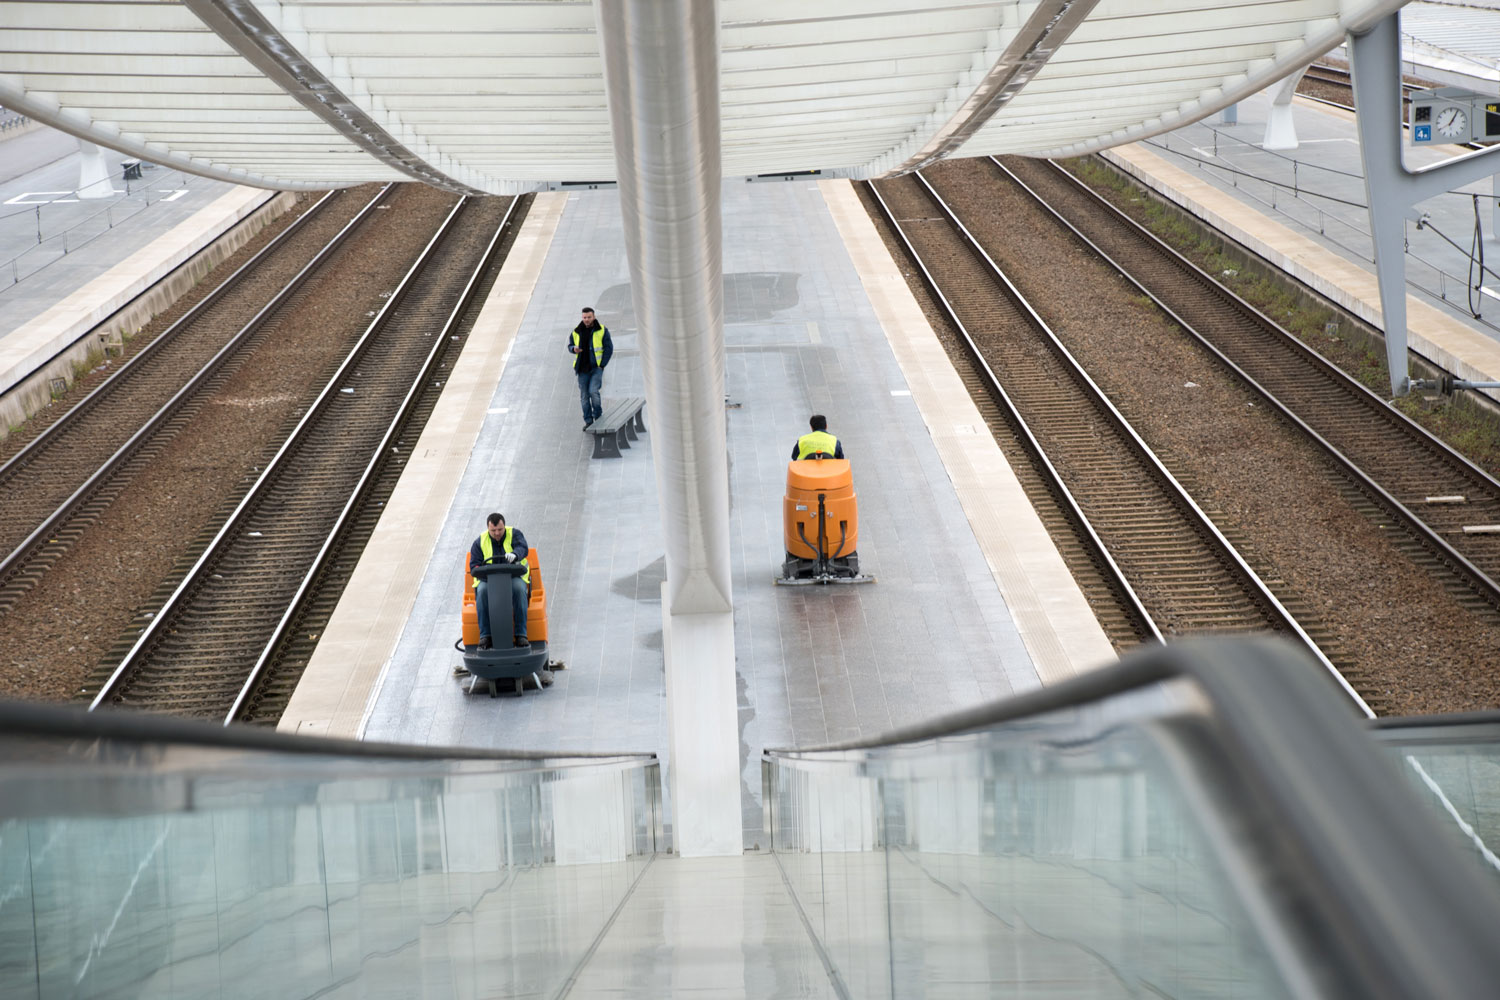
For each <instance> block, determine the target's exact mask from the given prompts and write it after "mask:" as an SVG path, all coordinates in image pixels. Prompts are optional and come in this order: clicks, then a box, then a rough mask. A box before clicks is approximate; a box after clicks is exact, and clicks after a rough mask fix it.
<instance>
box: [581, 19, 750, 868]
mask: <svg viewBox="0 0 1500 1000" xmlns="http://www.w3.org/2000/svg"><path fill="white" fill-rule="evenodd" d="M595 12H596V14H595V16H596V18H597V21H598V28H599V42H600V51H601V53H602V55H603V59H604V80H605V91H606V94H607V96H608V100H609V115H610V127H611V131H612V133H613V137H614V146H615V165H616V169H617V176H618V179H619V191H620V208H621V214H622V215H623V217H624V226H625V250H626V254H627V257H628V258H629V263H630V277H631V294H632V297H633V299H634V302H635V315H636V321H637V325H638V327H639V329H640V346H641V363H642V369H643V372H644V374H645V383H646V399H647V413H648V416H647V419H648V420H649V421H650V422H651V452H652V456H653V462H654V464H655V471H656V488H657V494H658V498H659V501H660V504H661V519H662V535H663V547H664V548H665V550H666V559H665V562H666V570H667V579H666V583H665V584H664V585H663V587H662V648H663V651H664V656H665V659H666V674H667V715H668V726H669V730H670V732H669V735H668V752H669V757H670V759H669V761H668V768H669V780H670V782H671V790H672V810H673V841H674V846H675V847H676V849H677V851H678V853H680V854H683V855H727V854H739V853H740V852H741V850H742V836H743V835H742V833H741V822H740V776H739V721H738V712H737V706H736V696H735V671H734V606H733V600H732V594H731V590H730V573H729V463H728V459H727V456H726V454H725V418H724V302H723V296H724V279H723V247H722V236H721V222H720V215H719V186H720V177H721V174H722V170H721V167H720V145H719V144H720V137H719V132H720V129H719V5H718V3H717V2H708V0H600V2H599V3H598V4H596V5H595Z"/></svg>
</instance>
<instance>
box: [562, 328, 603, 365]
mask: <svg viewBox="0 0 1500 1000" xmlns="http://www.w3.org/2000/svg"><path fill="white" fill-rule="evenodd" d="M599 329H603V330H604V362H603V363H602V364H600V365H599V367H600V368H601V369H603V368H608V367H609V359H610V358H611V357H612V356H613V355H614V353H615V345H614V344H613V343H612V342H611V341H610V339H609V328H608V327H601V326H600V325H599V321H598V320H597V319H596V320H594V322H593V323H592V324H591V325H589V326H585V325H584V324H582V323H579V324H578V325H577V326H575V327H573V330H572V333H569V334H568V339H567V342H566V343H565V344H564V345H563V346H564V347H565V348H566V349H567V351H568V353H569V354H571V355H572V356H573V359H574V360H573V370H574V371H575V372H577V373H578V374H580V375H582V374H584V373H585V372H591V371H593V370H594V350H593V347H594V331H595V330H599ZM574 333H576V334H578V346H579V347H581V348H583V350H582V351H580V352H579V353H578V354H573V334H574Z"/></svg>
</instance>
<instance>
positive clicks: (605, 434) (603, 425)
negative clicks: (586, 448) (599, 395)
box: [589, 396, 646, 458]
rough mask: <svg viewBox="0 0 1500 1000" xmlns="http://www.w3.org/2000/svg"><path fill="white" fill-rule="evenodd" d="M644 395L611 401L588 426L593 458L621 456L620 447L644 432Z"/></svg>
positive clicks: (625, 446)
mask: <svg viewBox="0 0 1500 1000" xmlns="http://www.w3.org/2000/svg"><path fill="white" fill-rule="evenodd" d="M645 409H646V397H645V396H630V397H628V398H626V399H617V400H615V401H614V402H613V403H611V404H610V405H609V406H608V407H607V408H606V409H605V411H604V412H603V413H601V414H600V415H599V419H598V420H595V421H594V422H593V424H592V425H590V427H589V433H590V434H592V435H594V454H593V457H594V458H623V457H624V456H623V455H621V454H620V450H621V449H622V448H629V447H630V442H632V441H635V440H637V439H638V437H639V435H640V434H644V433H645V432H646V421H645V417H644V414H645Z"/></svg>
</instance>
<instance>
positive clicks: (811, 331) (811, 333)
mask: <svg viewBox="0 0 1500 1000" xmlns="http://www.w3.org/2000/svg"><path fill="white" fill-rule="evenodd" d="M807 339H808V340H810V341H812V342H813V343H814V344H821V343H822V342H823V338H822V337H820V336H819V335H818V324H816V323H814V322H813V321H812V320H808V321H807Z"/></svg>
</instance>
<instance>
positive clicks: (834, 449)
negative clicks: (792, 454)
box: [797, 431, 839, 460]
mask: <svg viewBox="0 0 1500 1000" xmlns="http://www.w3.org/2000/svg"><path fill="white" fill-rule="evenodd" d="M838 448H839V439H838V438H836V437H834V436H833V435H832V434H830V433H828V432H827V431H813V432H812V433H811V434H804V435H802V436H801V437H799V438H798V439H797V458H798V460H801V459H804V458H806V457H807V456H809V455H816V454H817V453H818V452H820V451H821V452H823V453H825V454H826V455H828V457H829V458H832V457H833V456H834V455H836V454H838Z"/></svg>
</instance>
